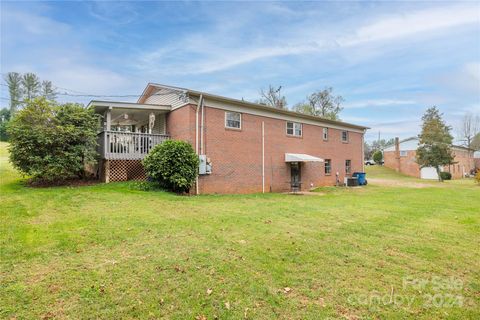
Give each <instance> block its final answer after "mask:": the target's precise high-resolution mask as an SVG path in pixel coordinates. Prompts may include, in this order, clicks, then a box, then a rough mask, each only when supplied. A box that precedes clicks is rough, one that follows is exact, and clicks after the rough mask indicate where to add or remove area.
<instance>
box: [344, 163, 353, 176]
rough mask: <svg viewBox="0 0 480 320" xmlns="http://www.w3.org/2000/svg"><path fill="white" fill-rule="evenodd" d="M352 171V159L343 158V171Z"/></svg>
mask: <svg viewBox="0 0 480 320" xmlns="http://www.w3.org/2000/svg"><path fill="white" fill-rule="evenodd" d="M351 171H352V160H345V173H346V174H350V172H351Z"/></svg>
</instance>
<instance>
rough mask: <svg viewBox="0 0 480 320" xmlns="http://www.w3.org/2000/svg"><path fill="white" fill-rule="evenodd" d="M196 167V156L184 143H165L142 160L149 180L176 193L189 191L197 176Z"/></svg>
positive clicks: (172, 141)
mask: <svg viewBox="0 0 480 320" xmlns="http://www.w3.org/2000/svg"><path fill="white" fill-rule="evenodd" d="M198 165H199V160H198V156H197V155H196V153H195V151H194V150H193V148H192V146H191V145H190V144H189V143H187V142H185V141H175V140H168V141H165V142H163V143H161V144H159V145H156V146H155V147H154V148H153V149H152V150H151V151H150V153H149V154H148V155H147V156H146V157H145V159H143V166H144V167H145V172H146V173H147V175H148V177H149V179H151V180H153V181H155V182H158V183H159V184H160V185H161V186H162V187H163V188H165V189H167V190H170V191H173V192H177V193H184V192H188V191H189V190H190V188H191V187H192V186H193V184H194V182H195V179H196V178H197V175H198Z"/></svg>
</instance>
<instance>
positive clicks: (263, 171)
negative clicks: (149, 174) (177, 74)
mask: <svg viewBox="0 0 480 320" xmlns="http://www.w3.org/2000/svg"><path fill="white" fill-rule="evenodd" d="M90 105H91V106H93V107H94V108H95V110H96V111H97V112H98V113H100V114H103V115H104V119H105V121H104V132H103V133H102V134H103V135H102V134H101V138H100V140H101V144H103V147H102V152H101V154H102V158H103V159H104V160H103V161H102V165H101V166H100V170H99V174H100V176H102V177H104V179H105V180H106V181H115V180H126V179H129V177H135V178H136V177H138V176H139V175H138V173H139V172H140V171H141V170H142V168H141V167H140V159H141V158H143V157H144V156H145V153H141V154H139V153H138V150H139V149H140V150H144V149H145V143H146V142H145V141H149V142H148V143H147V144H148V147H147V149H149V148H151V147H152V143H151V142H150V141H151V139H152V137H154V138H155V139H156V140H155V141H157V143H161V141H163V140H164V139H175V140H184V141H188V142H189V143H190V144H192V146H193V147H194V149H195V150H196V152H197V153H198V154H199V155H205V156H204V157H203V159H205V160H207V161H206V162H207V164H208V168H210V167H211V172H203V171H202V170H205V169H206V168H207V167H206V166H203V167H202V168H203V169H201V170H200V172H201V173H206V174H201V175H200V176H199V179H198V184H197V186H196V188H195V191H196V192H198V193H251V192H262V191H263V192H270V191H272V192H280V191H288V190H290V188H291V183H292V181H294V182H299V183H301V189H302V190H308V189H310V188H311V187H316V186H320V185H334V184H335V183H336V179H337V177H336V173H337V172H338V179H339V181H341V182H343V178H344V177H345V176H349V175H351V174H352V173H353V172H355V171H363V136H364V133H365V130H366V129H367V128H366V127H363V126H357V125H353V124H349V123H344V122H339V121H331V120H326V119H322V118H320V117H315V116H310V115H305V114H299V113H296V112H291V111H287V110H280V109H276V108H271V107H268V106H265V105H260V104H255V103H250V102H246V101H242V100H236V99H230V98H225V97H220V96H216V95H211V94H207V93H203V92H197V91H192V90H188V89H181V88H174V87H168V86H163V85H156V84H149V85H148V86H147V88H146V89H145V90H144V92H143V94H142V96H141V97H140V99H139V100H138V102H137V103H118V102H105V101H92V102H91V103H90ZM152 115H153V116H152ZM115 119H116V120H115ZM152 119H153V122H152ZM133 120H134V121H133ZM134 122H135V125H133V124H132V123H134ZM157 122H159V123H161V125H157ZM124 123H127V124H124ZM150 128H152V130H150ZM112 129H115V130H123V131H127V132H118V131H114V130H112ZM132 131H133V132H137V133H130V132H132ZM146 131H148V133H147V132H146ZM129 135H130V136H133V138H128V137H129ZM119 141H120V142H119ZM119 143H120V147H119V148H118V147H117V145H118V144H119ZM112 147H113V148H117V149H116V150H117V151H118V150H120V151H119V152H112V151H115V150H114V149H112ZM201 158H202V157H201ZM127 160H129V161H136V167H135V168H134V167H132V162H129V163H128V165H127V162H126V161H127ZM112 167H115V168H116V170H117V171H118V172H113V171H111V170H110V168H112ZM120 171H121V172H120ZM129 172H131V173H129ZM140 176H142V175H140Z"/></svg>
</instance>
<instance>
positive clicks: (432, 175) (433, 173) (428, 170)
mask: <svg viewBox="0 0 480 320" xmlns="http://www.w3.org/2000/svg"><path fill="white" fill-rule="evenodd" d="M420 178H422V179H429V180H438V174H437V169H435V168H434V167H425V168H422V169H420Z"/></svg>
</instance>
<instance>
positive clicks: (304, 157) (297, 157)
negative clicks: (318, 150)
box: [285, 153, 323, 162]
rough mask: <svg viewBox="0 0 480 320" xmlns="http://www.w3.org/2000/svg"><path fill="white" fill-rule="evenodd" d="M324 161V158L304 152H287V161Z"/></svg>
mask: <svg viewBox="0 0 480 320" xmlns="http://www.w3.org/2000/svg"><path fill="white" fill-rule="evenodd" d="M315 161H316V162H323V159H321V158H317V157H314V156H311V155H308V154H303V153H285V162H315Z"/></svg>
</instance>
